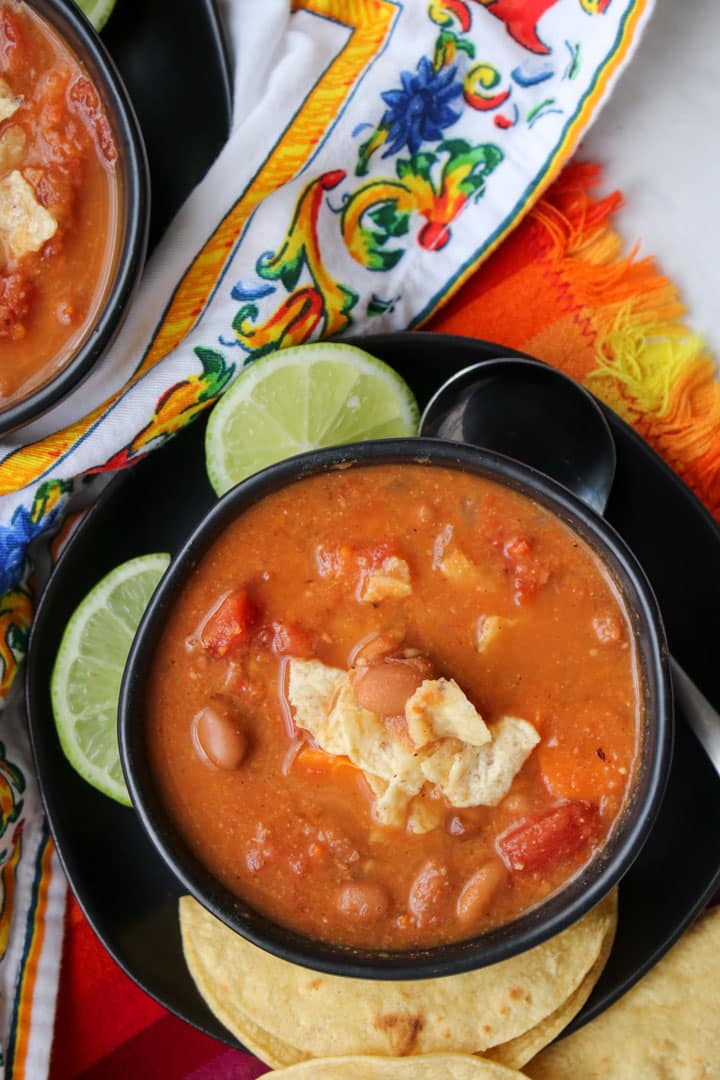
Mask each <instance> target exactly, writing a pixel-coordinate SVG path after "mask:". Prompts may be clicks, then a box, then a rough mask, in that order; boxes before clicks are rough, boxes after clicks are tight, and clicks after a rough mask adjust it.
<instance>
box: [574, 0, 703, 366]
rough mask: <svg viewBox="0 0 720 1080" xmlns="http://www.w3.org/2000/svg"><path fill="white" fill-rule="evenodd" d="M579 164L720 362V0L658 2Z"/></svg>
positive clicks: (630, 241)
mask: <svg viewBox="0 0 720 1080" xmlns="http://www.w3.org/2000/svg"><path fill="white" fill-rule="evenodd" d="M578 156H579V157H580V158H583V159H586V160H591V161H596V162H598V163H599V164H601V165H603V167H604V173H605V184H604V190H611V189H614V188H619V189H620V190H621V191H622V192H623V194H624V195H625V199H626V203H627V205H626V207H624V208H623V209H622V210H621V211H620V212H619V214H617V215H616V217H615V224H616V226H617V228H618V229H619V231H620V233H621V234H622V236H623V237H624V239H625V240H626V241H627V243H628V246H631V245H632V244H634V243H635V242H636V241H638V240H639V241H641V249H640V251H641V254H642V255H655V256H656V257H657V262H658V265H659V267H660V269H661V270H662V271H663V272H664V273H665V274H667V275H668V276H669V277H670V278H671V279H672V280H673V281H674V282H675V284H676V285H677V286H678V287H679V289H680V292H681V296H682V299H683V301H684V303H685V305H686V306H687V308H688V314H687V317H686V318H687V322H688V324H689V326H690V328H691V329H693V330H696V331H698V332H699V333H701V334H703V335H704V337H705V339H706V341H707V343H708V347H709V350H710V353H711V355H713V356H714V357H715V359H716V360H720V0H656V5H655V12H654V14H653V16H652V18H651V20H650V23H649V25H648V27H647V30H646V32H645V34H644V36H643V39H642V41H641V43H640V45H639V47H638V50H637V52H636V53H635V56H634V57H633V59H632V61H631V62H630V65H629V66H628V68H627V69H626V71H625V72H624V73H623V75H622V77H621V79H620V81H619V83H618V85H617V86H616V88H615V92H614V94H613V96H612V97H611V98H610V100H609V101H608V102H607V104H606V105H605V108H604V109H603V111H602V113H601V114H600V116H599V117H598V119H597V120H596V122H595V124H594V125H593V127H592V129H591V130H590V132H589V133H588V135H587V137H586V138H585V139H584V140H583V143H582V146H581V148H580V153H579V155H578Z"/></svg>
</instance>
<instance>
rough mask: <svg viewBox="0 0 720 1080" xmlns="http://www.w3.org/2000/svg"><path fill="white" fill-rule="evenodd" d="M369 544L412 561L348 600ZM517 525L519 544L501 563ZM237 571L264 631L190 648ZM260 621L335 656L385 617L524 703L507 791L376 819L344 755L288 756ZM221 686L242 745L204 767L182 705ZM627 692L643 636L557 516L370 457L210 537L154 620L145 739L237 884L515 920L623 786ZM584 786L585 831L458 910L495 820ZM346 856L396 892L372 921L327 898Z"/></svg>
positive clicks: (162, 781)
mask: <svg viewBox="0 0 720 1080" xmlns="http://www.w3.org/2000/svg"><path fill="white" fill-rule="evenodd" d="M448 525H452V527H453V536H452V544H453V545H455V546H456V547H457V548H459V549H461V550H462V552H463V553H464V555H465V556H467V557H468V558H469V559H470V560H472V561H473V562H474V563H475V564H476V566H477V567H478V568H480V579H479V580H474V581H473V582H472V584H470V585H461V584H457V583H451V582H449V581H448V580H447V579H446V578H445V576H444V575H443V574H442V573H440V572H439V571H438V569H437V561H438V553H439V551H441V550H442V547H443V544H444V543H445V542H446V538H447V531H446V530H447V528H448ZM378 544H384V545H387V546H388V547H389V548H390V549H392V550H393V551H396V552H397V553H398V555H400V556H401V557H402V558H404V559H406V560H407V562H408V563H409V565H410V569H411V575H412V594H411V595H410V596H408V597H405V598H403V599H387V600H383V601H382V602H379V603H376V604H371V603H360V602H358V600H357V597H356V590H357V581H358V572H357V562H356V559H357V557H358V553H361V552H363V551H365V550H368V549H372V548H373V547H374V546H377V545H378ZM518 544H519V550H520V552H521V555H522V558H521V559H520V561H518V559H517V558H515V560H514V561H513V557H512V552H513V551H515V552H517V550H518ZM527 545H529V548H530V555H528V554H527ZM508 552H510V553H511V554H510V555H509V554H508ZM520 563H522V566H521V567H520V570H518V567H519V566H520ZM238 586H243V587H247V588H249V590H250V593H251V595H252V597H253V601H254V603H255V605H256V606H257V610H258V611H259V612H260V613H261V616H260V619H259V622H258V630H257V632H256V634H255V637H254V639H253V643H252V644H251V645H250V646H249V647H248V648H247V649H246V650H245V651H244V652H238V653H236V654H232V655H229V656H226V657H224V658H222V659H215V658H212V657H211V656H208V655H206V653H205V652H204V651H203V650H202V648H200V647H199V635H200V633H201V627H202V626H203V623H204V621H205V620H206V619H207V615H208V612H209V611H211V610H212V609H213V607H215V606H216V605H217V603H218V600H219V599H220V598H222V597H223V596H224V595H225V594H226V593H228V592H229V591H230V590H234V589H237V588H238ZM490 614H492V615H500V616H505V617H506V618H508V619H509V620H511V623H510V624H509V626H508V627H507V628H506V629H505V630H504V631H503V633H502V635H501V637H500V638H499V639H498V640H497V641H496V642H494V643H493V646H492V647H490V648H488V649H487V650H486V651H484V652H482V653H479V652H478V651H477V648H476V632H477V622H478V618H479V617H480V616H482V615H490ZM273 623H282V624H283V625H288V624H289V625H290V626H292V627H298V628H301V630H302V633H303V639H302V640H303V641H304V642H306V646H305V651H304V655H305V656H312V657H316V658H317V659H319V660H321V661H323V662H324V663H326V664H329V665H333V666H335V667H339V668H347V667H348V666H349V664H350V663H351V659H352V656H353V652H354V650H355V649H356V647H357V646H358V643H360V642H362V641H364V640H366V639H368V638H371V637H372V636H373V635H376V634H378V633H379V634H384V633H387V634H390V635H395V636H396V637H399V638H400V639H401V640H402V642H403V644H404V645H406V646H408V647H411V648H415V649H419V650H421V652H422V653H423V654H426V655H428V656H429V657H430V658H431V659H432V661H433V662H434V664H435V665H436V667H437V669H438V670H439V671H440V672H441V673H443V674H444V675H446V676H447V677H452V678H454V679H455V680H456V681H457V683H458V684H459V685H460V686H461V687H462V689H463V690H464V691H465V693H466V694H467V696H468V697H469V698H470V700H471V701H472V702H473V704H474V705H475V706H476V708H477V709H478V710H479V712H480V713H481V715H482V716H483V718H484V719H485V720H486V721H487V722H488V723H489V724H492V723H493V722H494V721H497V720H498V719H499V718H500V717H501V716H503V715H509V716H518V717H522V718H524V719H526V720H528V721H529V722H530V723H532V724H533V725H534V726H535V727H536V728H537V731H538V732H539V734H540V736H541V740H542V741H541V743H540V744H539V746H538V747H537V748H536V750H535V751H534V752H533V753H532V754H531V756H530V757H529V759H528V761H527V762H526V764H525V765H524V767H523V768H522V770H521V772H520V773H519V774H518V776H517V777H516V778H515V780H514V782H513V784H512V787H511V789H510V792H509V794H508V795H507V796H506V798H505V799H504V800H503V801H502V802H501V804H500V805H499V806H497V807H486V806H481V807H475V808H469V809H455V808H453V807H452V806H449V805H448V806H447V809H446V813H445V818H444V824H443V825H442V826H441V827H439V828H437V829H435V830H434V831H432V832H429V833H427V834H425V835H412V834H410V833H408V832H407V831H406V830H405V829H400V828H389V827H385V826H381V825H379V824H378V823H377V822H376V821H375V820H374V819H373V813H372V795H371V792H370V790H369V788H368V786H367V784H366V782H365V780H364V778H363V775H362V774H361V773H360V772H359V771H358V770H356V769H354V768H353V767H345V768H342V767H341V768H335V769H331V770H323V769H320V770H319V771H316V772H314V771H313V766H312V764H311V765H310V766H309V767H308V768H305V767H303V766H302V765H301V764H300V762H301V761H302V755H300V756H299V757H298V758H297V759H296V760H294V755H295V753H296V751H297V748H298V742H297V738H296V737H293V736H292V735H291V734H290V733H289V727H291V721H290V720H289V718H288V709H287V705H285V704H284V702H283V700H282V695H281V693H280V686H281V682H282V677H283V658H282V656H279V655H277V652H276V651H273V649H272V647H270V643H271V641H272V640H273V634H274V631H273V630H272V624H273ZM608 626H611V627H612V633H611V634H608V633H607V632H605V633H604V635H603V634H601V636H604V638H605V639H606V640H604V641H601V640H600V639H599V637H598V627H601V628H602V627H605V630H607V627H608ZM610 638H612V640H610ZM275 642H276V645H277V637H275ZM215 695H218V696H229V697H231V698H232V699H233V700H234V701H236V702H237V703H238V705H239V709H240V713H241V715H242V718H243V723H244V725H246V727H247V730H248V732H249V740H250V746H251V752H250V754H249V757H248V759H247V761H246V762H245V763H244V764H243V766H242V767H241V768H239V769H237V770H236V771H230V772H224V771H222V770H218V769H213V768H211V767H208V764H207V762H204V761H203V760H201V757H200V756H199V755H198V753H197V752H196V749H195V747H194V743H193V737H192V721H193V717H194V715H195V714H196V713H197V712H198V710H200V709H202V708H203V706H205V705H206V704H207V702H208V700H210V699H212V698H213V696H215ZM640 709H641V706H640V694H639V682H638V671H637V659H636V651H635V646H634V641H633V635H632V631H631V627H630V623H629V619H628V615H627V612H626V610H625V608H624V605H623V602H622V600H621V598H620V595H619V592H618V589H617V587H616V586H615V584H614V583H613V582H612V580H611V579H610V578H609V576H608V574H607V571H606V570H605V569H604V567H603V566H602V564H601V563H600V562H599V560H598V559H597V557H596V556H595V555H594V554H593V553H592V551H591V550H590V549H589V547H588V546H587V545H586V544H585V543H584V542H583V541H581V540H580V539H579V538H578V537H577V536H575V535H574V534H573V533H572V532H571V531H570V529H569V528H568V527H567V526H565V525H564V524H563V523H562V522H560V521H559V519H558V518H556V517H555V516H553V515H552V514H550V513H549V512H547V511H546V510H544V509H542V508H541V507H539V506H538V505H536V504H535V503H533V502H531V501H530V500H528V499H526V498H524V497H522V496H520V495H519V494H517V493H515V492H513V491H511V490H509V489H507V488H504V487H502V486H500V485H498V484H495V483H492V482H490V481H486V480H483V479H481V478H478V477H475V476H471V475H467V474H463V473H460V472H456V471H453V470H448V469H442V468H431V467H423V466H401V467H398V466H378V467H372V468H355V469H352V470H349V471H347V472H334V473H331V474H328V475H323V476H318V477H314V478H311V479H307V480H304V481H302V482H300V483H297V484H295V485H293V486H291V487H289V488H287V489H284V490H282V491H280V492H278V493H276V494H274V495H271V496H269V497H267V498H265V499H264V500H263V501H262V502H260V503H259V504H257V505H255V506H254V507H252V508H250V509H249V510H247V511H246V512H245V513H243V514H242V516H241V517H239V518H238V520H237V521H235V522H234V523H233V524H232V525H231V526H230V527H228V528H227V530H226V531H225V532H224V533H223V535H222V536H221V537H220V538H219V539H218V540H217V541H216V542H215V544H214V545H213V547H212V549H211V550H210V552H209V553H208V554H207V555H206V556H205V557H204V558H203V560H202V561H201V563H200V565H199V566H198V567H197V569H196V570H195V572H194V573H193V575H192V577H191V579H190V580H189V581H188V582H187V584H186V587H185V588H184V591H183V593H182V595H181V596H180V598H179V599H178V601H177V603H176V605H175V606H174V608H173V610H172V611H171V613H170V615H169V617H168V620H167V625H166V627H165V630H164V632H163V634H162V637H161V640H160V643H159V647H158V649H157V653H156V657H155V661H154V665H153V670H152V675H151V679H150V685H149V697H148V710H147V740H148V746H149V752H150V758H151V764H152V769H153V772H154V776H155V780H156V782H157V784H158V786H159V789H160V792H161V796H162V799H163V801H164V803H165V804H166V805H167V807H168V809H169V811H170V813H171V815H172V818H173V819H174V821H175V822H176V824H177V827H178V828H179V831H180V833H181V834H182V836H183V837H184V838H185V839H186V841H187V842H188V844H189V846H190V847H191V848H192V849H193V850H194V851H195V852H196V854H197V855H198V857H199V858H200V859H201V861H202V862H203V863H204V864H205V865H206V866H207V867H208V868H209V869H210V870H211V871H212V872H213V874H215V875H217V877H218V878H219V879H220V880H221V881H223V882H224V883H225V885H226V886H227V887H228V888H229V889H231V890H232V891H233V892H235V893H237V894H238V895H239V896H242V897H243V898H244V899H246V900H247V901H248V902H249V903H250V904H251V905H252V906H254V907H256V908H257V909H258V910H260V911H262V912H264V913H266V914H267V915H269V916H270V917H272V918H274V919H276V920H277V921H278V922H280V923H283V924H285V925H289V926H291V927H293V928H295V929H297V930H299V931H303V932H305V933H307V934H309V935H311V936H316V937H320V938H323V939H327V940H331V941H335V942H339V943H344V944H350V945H358V946H367V947H378V948H397V949H403V948H409V947H412V946H416V945H422V946H427V945H432V944H437V943H441V942H444V941H448V940H454V939H458V938H461V937H467V936H471V935H472V934H475V933H478V932H481V931H483V930H485V929H487V928H489V927H491V926H495V925H498V924H500V923H504V922H506V921H509V920H511V919H512V918H514V917H515V916H517V915H519V914H520V913H522V912H523V911H525V910H527V909H528V908H529V907H532V906H533V905H535V904H537V903H538V902H540V901H541V900H542V899H543V898H545V897H547V896H548V895H549V894H551V893H553V892H554V891H555V890H556V889H557V888H558V887H559V886H561V885H562V884H563V883H564V882H565V881H566V880H567V879H568V878H570V877H572V876H573V875H574V874H575V873H576V872H577V871H578V869H579V868H580V867H581V866H582V865H583V864H585V863H586V862H587V860H588V859H589V858H590V857H591V855H592V854H593V852H594V851H596V850H597V849H598V848H599V847H601V846H602V844H603V843H604V841H605V840H606V838H607V835H608V832H609V831H610V829H611V827H612V825H613V823H614V822H615V820H616V819H617V817H618V814H619V813H620V811H621V808H622V806H623V804H624V802H625V801H626V798H627V794H628V791H629V788H630V785H631V783H632V776H633V766H634V761H635V757H636V751H637V744H638V732H639V730H640V726H641V725H640V720H641V715H640ZM300 734H302V733H300ZM550 782H552V783H553V784H554V785H555V787H554V790H553V789H552V788H551V787H550ZM578 799H580V800H588V801H589V802H591V803H593V805H594V806H596V808H597V814H598V822H599V825H598V829H597V832H596V834H595V835H594V838H593V841H592V843H591V844H590V845H589V846H585V847H584V848H583V849H582V850H580V851H579V852H576V853H574V854H573V855H572V856H571V857H569V858H568V859H565V860H563V861H561V862H560V863H559V864H558V865H556V866H553V867H550V868H544V869H543V870H542V871H537V872H526V873H521V872H520V873H515V872H513V873H511V874H509V875H508V878H507V883H506V885H505V887H504V888H503V889H502V890H501V892H500V893H499V895H498V896H497V897H496V899H495V902H494V904H493V906H492V910H490V911H489V912H486V913H485V914H484V915H483V916H482V917H480V918H478V919H477V920H476V921H475V922H474V923H473V925H471V926H467V925H464V926H462V927H461V926H459V925H458V923H457V921H456V920H455V918H454V915H453V912H454V910H455V906H454V905H455V903H456V899H457V895H458V893H459V890H460V889H461V887H462V884H463V882H465V881H466V880H467V879H468V877H469V876H470V875H471V874H472V872H473V870H474V868H475V867H477V866H478V865H480V864H482V862H483V860H484V859H485V858H487V857H489V856H492V857H494V858H497V847H496V844H497V841H498V838H499V837H501V836H502V835H503V834H504V833H506V831H507V830H508V829H510V828H511V827H512V826H514V825H516V824H517V823H518V822H521V823H522V822H523V821H527V820H528V819H532V817H533V815H535V814H538V813H542V812H544V811H546V810H547V809H548V808H551V807H555V806H557V805H559V804H560V805H562V804H563V803H565V802H567V801H568V800H578ZM429 861H430V862H435V863H437V864H438V865H442V866H443V867H445V868H446V876H445V878H444V881H443V889H444V892H445V894H446V903H445V906H443V904H439V905H437V906H436V909H435V913H434V914H432V913H431V915H430V917H429V918H428V919H422V918H421V919H419V920H418V919H416V918H415V917H414V916H413V915H412V914H410V913H409V911H408V900H407V898H408V892H409V890H410V889H411V887H412V883H413V881H414V880H415V879H416V878H417V875H418V874H419V873H420V872H421V871H422V868H423V867H424V866H427V864H428V862H429ZM357 875H370V876H372V877H373V878H374V879H379V880H381V881H383V882H384V883H385V886H386V887H387V888H388V889H389V890H390V892H391V894H392V904H391V915H390V916H389V917H388V919H387V920H385V921H384V922H383V924H382V926H377V925H375V926H372V927H368V926H366V925H355V924H354V923H353V921H352V920H348V919H347V918H343V917H342V916H341V915H339V914H338V912H337V910H336V909H335V907H334V904H333V896H334V895H335V891H336V890H337V887H338V883H340V882H342V881H343V880H352V879H353V878H354V877H355V876H357Z"/></svg>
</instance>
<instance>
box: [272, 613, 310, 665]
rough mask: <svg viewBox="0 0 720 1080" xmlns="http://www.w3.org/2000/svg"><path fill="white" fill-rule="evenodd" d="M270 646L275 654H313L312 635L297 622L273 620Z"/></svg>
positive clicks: (305, 655)
mask: <svg viewBox="0 0 720 1080" xmlns="http://www.w3.org/2000/svg"><path fill="white" fill-rule="evenodd" d="M271 648H272V651H273V652H274V653H275V654H276V655H277V656H299V657H303V658H305V659H310V658H311V657H312V656H313V644H312V636H311V634H309V633H308V631H307V630H305V629H304V628H303V627H302V626H298V625H297V623H289V622H288V623H283V622H274V623H273V624H272V645H271Z"/></svg>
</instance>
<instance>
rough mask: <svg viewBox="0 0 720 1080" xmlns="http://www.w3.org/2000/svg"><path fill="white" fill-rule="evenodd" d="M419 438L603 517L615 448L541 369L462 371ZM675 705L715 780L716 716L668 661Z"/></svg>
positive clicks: (505, 365)
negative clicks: (473, 452) (493, 465)
mask: <svg viewBox="0 0 720 1080" xmlns="http://www.w3.org/2000/svg"><path fill="white" fill-rule="evenodd" d="M420 435H423V436H429V437H431V438H440V439H452V440H454V441H456V442H467V443H472V444H474V445H476V446H482V447H485V448H486V449H488V450H495V451H496V452H498V453H501V454H506V455H507V456H508V457H512V458H515V459H516V460H517V461H520V462H522V463H523V464H524V465H531V466H532V467H533V468H535V469H538V470H539V471H540V472H543V473H545V474H546V475H547V476H550V477H551V478H552V479H553V480H557V481H558V483H560V484H562V485H563V486H564V487H566V488H568V490H569V491H571V492H572V493H573V494H574V495H576V496H577V497H578V498H579V499H581V500H582V501H583V502H584V503H585V504H586V505H587V506H589V507H590V508H591V509H592V510H594V511H595V513H597V514H600V515H602V514H603V513H604V511H605V507H606V505H607V501H608V498H609V496H610V491H611V489H612V485H613V479H614V477H615V460H616V459H615V442H614V440H613V437H612V432H611V431H610V427H609V425H608V422H607V420H606V419H605V417H604V415H603V413H602V410H601V409H600V407H599V405H598V403H597V402H596V401H595V399H594V398H593V397H592V395H591V394H589V393H588V392H587V390H584V389H583V388H582V386H580V385H579V384H578V383H576V382H575V381H574V380H573V379H571V378H569V377H568V376H567V375H563V374H562V372H559V371H557V370H556V369H555V368H551V367H548V366H547V365H546V364H542V363H540V361H539V360H518V359H515V358H512V357H507V358H503V357H500V358H498V359H497V360H486V361H484V362H482V363H479V364H473V365H472V366H471V367H467V368H464V369H463V370H462V371H459V372H458V373H457V374H456V375H453V377H452V378H451V379H448V381H447V382H446V383H445V384H444V385H443V386H441V387H440V389H439V390H438V391H437V393H436V394H435V395H434V396H433V397H432V398H431V399H430V401H429V402H428V404H427V406H426V408H425V411H424V413H423V415H422V418H421V420H420ZM670 665H671V669H672V674H673V684H674V689H675V697H676V700H677V702H678V704H679V705H680V709H681V712H682V713H683V715H684V716H685V718H686V720H687V721H688V723H689V724H690V726H691V728H692V729H693V731H694V732H695V735H696V736H697V738H698V739H699V741H700V743H701V745H702V746H703V748H704V750H705V753H706V754H707V756H708V758H709V759H710V761H711V762H712V764H713V765H714V766H715V769H716V771H717V772H718V774H719V775H720V715H718V713H717V712H716V711H715V709H714V708H713V707H712V705H711V704H710V702H709V701H708V700H707V698H706V697H705V696H704V695H703V694H702V693H701V692H700V690H699V689H698V688H697V686H696V685H695V683H694V682H693V681H692V679H691V678H690V676H689V675H687V674H686V672H685V671H684V670H683V669H682V668H681V667H680V665H679V664H678V662H677V661H676V660H675V659H674V658H673V657H671V658H670Z"/></svg>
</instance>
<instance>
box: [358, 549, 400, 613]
mask: <svg viewBox="0 0 720 1080" xmlns="http://www.w3.org/2000/svg"><path fill="white" fill-rule="evenodd" d="M411 592H412V585H411V584H410V567H409V566H408V564H407V563H406V562H405V560H404V559H399V558H398V557H397V555H388V557H387V558H385V559H383V561H382V565H381V566H380V568H379V569H378V570H373V571H372V572H371V573H369V574H367V576H366V577H365V578H364V579H363V581H362V583H361V586H360V592H359V599H360V600H362V601H363V603H365V604H377V603H378V602H379V601H380V600H387V599H388V598H394V599H400V598H402V597H403V596H409V595H410V593H411Z"/></svg>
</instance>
